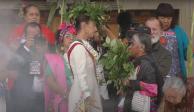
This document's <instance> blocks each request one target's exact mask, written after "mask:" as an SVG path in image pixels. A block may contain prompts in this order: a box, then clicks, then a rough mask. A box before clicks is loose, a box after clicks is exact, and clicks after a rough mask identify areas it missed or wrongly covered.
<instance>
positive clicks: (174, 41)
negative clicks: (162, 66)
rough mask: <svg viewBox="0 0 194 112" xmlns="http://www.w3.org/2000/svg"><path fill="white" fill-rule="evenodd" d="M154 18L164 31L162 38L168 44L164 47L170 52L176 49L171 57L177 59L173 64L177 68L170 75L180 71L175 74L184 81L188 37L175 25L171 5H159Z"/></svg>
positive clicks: (173, 11)
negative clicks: (158, 21) (165, 39)
mask: <svg viewBox="0 0 194 112" xmlns="http://www.w3.org/2000/svg"><path fill="white" fill-rule="evenodd" d="M156 16H157V18H158V19H159V20H160V22H161V24H162V29H163V30H164V31H165V33H164V37H165V38H167V40H169V42H168V43H169V44H166V45H165V47H166V48H167V49H169V50H170V51H172V49H177V50H176V51H175V52H174V51H173V53H172V55H173V57H176V58H177V59H176V62H175V63H176V64H177V66H178V68H174V69H175V70H174V71H172V74H173V72H177V71H180V73H179V72H177V74H176V75H178V76H181V77H182V78H183V79H184V80H186V74H187V73H186V66H185V60H186V56H187V46H188V42H189V40H188V36H187V34H186V32H185V31H184V30H183V29H182V28H181V27H180V26H178V25H176V24H175V10H174V9H173V7H172V5H171V4H168V3H160V4H159V5H158V7H157V10H156ZM173 46H174V47H173ZM175 54H178V55H175ZM173 63H174V62H173Z"/></svg>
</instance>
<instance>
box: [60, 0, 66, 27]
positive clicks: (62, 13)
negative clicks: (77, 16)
mask: <svg viewBox="0 0 194 112" xmlns="http://www.w3.org/2000/svg"><path fill="white" fill-rule="evenodd" d="M65 3H66V0H63V1H62V4H61V6H60V8H61V9H60V15H61V24H62V23H63V21H64V16H63V15H64V13H65V10H66V7H65V6H66V4H65Z"/></svg>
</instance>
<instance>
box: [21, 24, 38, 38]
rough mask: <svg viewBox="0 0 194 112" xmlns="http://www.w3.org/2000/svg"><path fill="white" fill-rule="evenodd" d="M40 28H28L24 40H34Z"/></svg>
mask: <svg viewBox="0 0 194 112" xmlns="http://www.w3.org/2000/svg"><path fill="white" fill-rule="evenodd" d="M40 32H41V31H40V28H39V27H30V26H29V27H28V28H27V30H26V35H25V36H26V38H34V37H36V36H40Z"/></svg>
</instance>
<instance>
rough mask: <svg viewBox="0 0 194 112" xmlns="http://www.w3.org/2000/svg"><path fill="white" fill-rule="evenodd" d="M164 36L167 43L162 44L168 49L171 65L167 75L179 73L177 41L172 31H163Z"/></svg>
mask: <svg viewBox="0 0 194 112" xmlns="http://www.w3.org/2000/svg"><path fill="white" fill-rule="evenodd" d="M164 38H166V40H167V43H166V44H165V45H163V46H164V47H165V48H166V49H167V50H168V51H170V53H171V56H172V65H171V68H170V71H169V73H168V76H175V75H180V63H179V55H178V42H177V39H176V35H175V33H174V32H173V31H167V32H164Z"/></svg>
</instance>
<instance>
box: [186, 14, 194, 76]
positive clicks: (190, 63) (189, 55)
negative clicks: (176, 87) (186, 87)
mask: <svg viewBox="0 0 194 112" xmlns="http://www.w3.org/2000/svg"><path fill="white" fill-rule="evenodd" d="M193 30H194V10H193V16H192V24H191V37H190V39H189V46H188V52H187V59H188V76H191V75H192V69H193V68H192V64H193V50H192V48H193V45H192V43H193V41H192V38H193Z"/></svg>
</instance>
